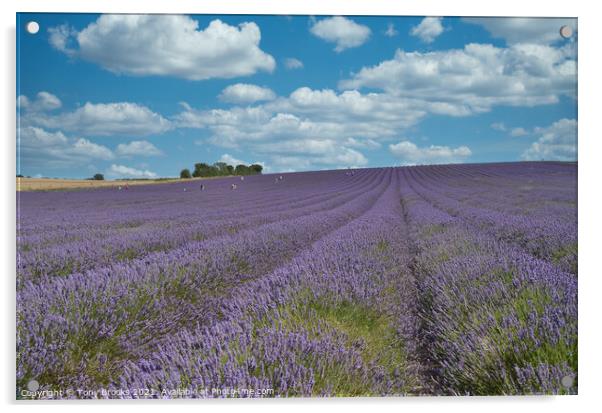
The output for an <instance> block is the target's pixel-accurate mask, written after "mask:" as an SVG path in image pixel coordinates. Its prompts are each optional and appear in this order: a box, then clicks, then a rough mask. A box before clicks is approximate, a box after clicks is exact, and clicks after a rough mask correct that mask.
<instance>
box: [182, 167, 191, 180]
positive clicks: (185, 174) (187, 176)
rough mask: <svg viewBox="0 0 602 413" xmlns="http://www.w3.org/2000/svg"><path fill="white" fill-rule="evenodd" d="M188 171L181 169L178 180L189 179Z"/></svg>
mask: <svg viewBox="0 0 602 413" xmlns="http://www.w3.org/2000/svg"><path fill="white" fill-rule="evenodd" d="M190 178H191V176H190V170H189V169H182V170H181V171H180V179H190Z"/></svg>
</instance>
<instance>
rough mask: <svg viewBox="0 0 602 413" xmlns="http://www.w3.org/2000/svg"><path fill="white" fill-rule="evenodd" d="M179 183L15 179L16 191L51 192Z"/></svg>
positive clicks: (159, 180) (161, 180)
mask: <svg viewBox="0 0 602 413" xmlns="http://www.w3.org/2000/svg"><path fill="white" fill-rule="evenodd" d="M201 179H208V178H191V179H188V180H189V181H194V180H201ZM178 181H181V180H180V179H178V178H173V179H140V180H127V181H111V180H105V181H94V180H87V179H54V178H17V191H52V190H68V189H86V188H102V187H114V188H117V187H119V186H122V187H123V186H125V185H126V184H127V185H129V186H134V185H151V184H160V183H168V182H178Z"/></svg>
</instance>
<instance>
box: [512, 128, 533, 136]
mask: <svg viewBox="0 0 602 413" xmlns="http://www.w3.org/2000/svg"><path fill="white" fill-rule="evenodd" d="M528 134H529V132H527V130H526V129H525V128H512V130H511V131H510V136H513V137H519V136H527V135H528Z"/></svg>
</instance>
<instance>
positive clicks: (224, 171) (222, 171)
mask: <svg viewBox="0 0 602 413" xmlns="http://www.w3.org/2000/svg"><path fill="white" fill-rule="evenodd" d="M213 166H214V167H215V168H216V169H217V172H218V175H221V176H223V175H228V164H227V163H226V162H216V163H214V164H213Z"/></svg>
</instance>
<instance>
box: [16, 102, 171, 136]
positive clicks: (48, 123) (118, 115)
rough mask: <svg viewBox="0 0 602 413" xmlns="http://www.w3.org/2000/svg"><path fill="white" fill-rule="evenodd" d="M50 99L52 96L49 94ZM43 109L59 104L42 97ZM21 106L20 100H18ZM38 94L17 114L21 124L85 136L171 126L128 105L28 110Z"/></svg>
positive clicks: (160, 129) (139, 132)
mask: <svg viewBox="0 0 602 413" xmlns="http://www.w3.org/2000/svg"><path fill="white" fill-rule="evenodd" d="M50 96H53V95H50ZM44 99H45V100H44V101H45V103H44V105H45V107H46V108H49V107H51V108H58V107H59V106H60V101H58V102H55V101H53V100H52V99H51V98H50V97H48V96H47V97H46V98H44ZM20 102H21V104H22V102H23V100H20ZM39 102H40V94H38V98H37V99H36V100H35V101H34V103H28V106H26V107H25V109H26V112H25V113H24V114H22V115H21V123H22V124H23V125H26V126H39V127H43V128H46V129H60V130H63V131H68V132H75V133H80V134H83V135H89V136H110V135H134V136H143V135H150V134H159V133H163V132H166V131H167V130H169V129H171V127H172V126H171V123H170V121H168V120H167V119H165V118H164V117H163V116H161V115H160V114H158V113H155V112H153V111H152V110H150V109H149V108H147V107H146V106H142V105H139V104H137V103H131V102H115V103H90V102H87V103H85V104H84V105H83V106H80V107H79V108H77V109H75V110H73V111H71V112H62V113H57V114H55V113H52V114H50V113H47V112H44V113H43V112H41V111H37V110H30V109H29V107H30V106H33V107H34V108H35V107H38V106H40V105H41V103H39Z"/></svg>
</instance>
